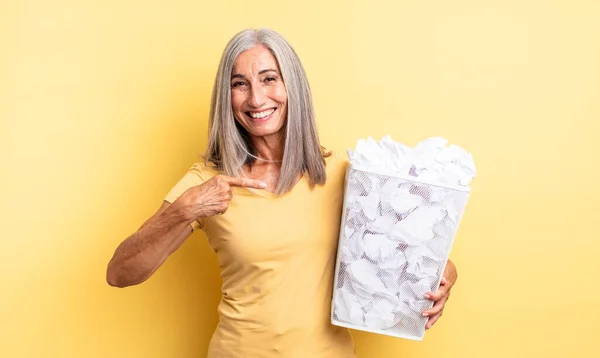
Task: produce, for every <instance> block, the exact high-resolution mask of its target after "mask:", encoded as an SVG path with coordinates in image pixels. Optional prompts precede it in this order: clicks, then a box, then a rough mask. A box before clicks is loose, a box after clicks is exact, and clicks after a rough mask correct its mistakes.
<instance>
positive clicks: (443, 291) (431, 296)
mask: <svg viewBox="0 0 600 358" xmlns="http://www.w3.org/2000/svg"><path fill="white" fill-rule="evenodd" d="M449 290H450V286H449V285H448V281H447V280H446V279H445V278H444V277H442V281H441V282H440V287H439V288H438V290H437V291H436V292H431V291H430V292H427V293H426V294H425V296H423V297H425V299H428V300H430V301H434V302H435V301H438V300H439V299H440V298H442V297H444V296H446V295H447V294H448V292H449Z"/></svg>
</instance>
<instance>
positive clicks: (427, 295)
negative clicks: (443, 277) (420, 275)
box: [423, 293, 431, 300]
mask: <svg viewBox="0 0 600 358" xmlns="http://www.w3.org/2000/svg"><path fill="white" fill-rule="evenodd" d="M423 297H425V299H426V300H428V299H430V298H431V296H430V295H429V294H428V293H426V294H425V296H423Z"/></svg>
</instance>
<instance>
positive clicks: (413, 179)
mask: <svg viewBox="0 0 600 358" xmlns="http://www.w3.org/2000/svg"><path fill="white" fill-rule="evenodd" d="M349 166H350V169H352V170H357V171H360V172H366V173H373V174H377V175H383V176H388V177H393V178H398V179H403V180H406V181H411V182H415V183H420V184H426V185H431V186H438V187H441V188H447V189H452V190H458V191H463V192H471V187H470V186H463V185H453V184H448V183H442V182H437V181H433V180H424V179H419V178H418V177H413V176H410V175H402V174H397V173H389V172H385V171H383V170H377V169H373V168H369V167H366V166H362V165H356V164H352V163H349Z"/></svg>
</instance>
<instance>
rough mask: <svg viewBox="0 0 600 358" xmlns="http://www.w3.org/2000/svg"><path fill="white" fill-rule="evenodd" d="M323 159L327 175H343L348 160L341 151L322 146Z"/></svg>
mask: <svg viewBox="0 0 600 358" xmlns="http://www.w3.org/2000/svg"><path fill="white" fill-rule="evenodd" d="M323 160H324V161H325V170H326V172H327V176H328V177H331V176H338V175H345V173H346V167H347V166H348V163H349V161H348V159H347V158H346V157H345V156H343V155H342V154H341V153H339V152H337V151H334V150H328V149H326V148H323Z"/></svg>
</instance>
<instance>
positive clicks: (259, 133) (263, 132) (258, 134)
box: [248, 128, 283, 138]
mask: <svg viewBox="0 0 600 358" xmlns="http://www.w3.org/2000/svg"><path fill="white" fill-rule="evenodd" d="M248 134H250V136H252V137H255V138H267V137H269V138H270V137H277V136H281V137H283V130H282V129H273V128H251V129H250V130H249V131H248Z"/></svg>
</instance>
